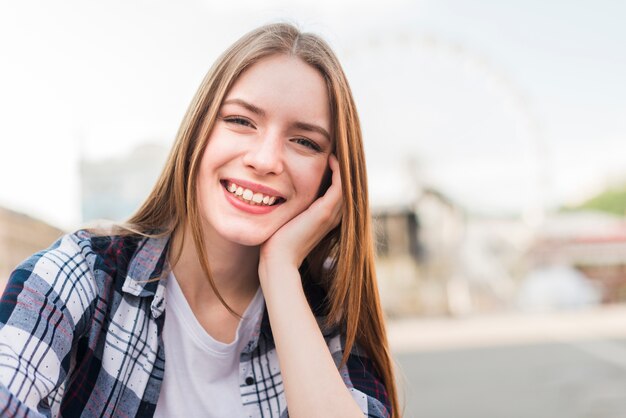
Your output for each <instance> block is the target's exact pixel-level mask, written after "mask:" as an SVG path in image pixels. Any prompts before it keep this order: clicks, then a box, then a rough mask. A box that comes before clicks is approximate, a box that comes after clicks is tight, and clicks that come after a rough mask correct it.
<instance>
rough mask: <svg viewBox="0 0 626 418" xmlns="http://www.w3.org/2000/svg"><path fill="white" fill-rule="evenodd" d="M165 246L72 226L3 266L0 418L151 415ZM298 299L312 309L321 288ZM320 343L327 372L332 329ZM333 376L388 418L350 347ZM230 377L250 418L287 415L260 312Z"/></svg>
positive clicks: (362, 359)
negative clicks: (9, 269)
mask: <svg viewBox="0 0 626 418" xmlns="http://www.w3.org/2000/svg"><path fill="white" fill-rule="evenodd" d="M168 241H169V239H168V238H138V237H134V236H126V237H122V236H95V235H92V234H90V233H89V232H87V231H78V232H76V233H74V234H68V235H65V236H64V237H62V238H60V239H59V240H58V241H57V242H56V243H54V244H53V245H52V246H51V247H50V248H48V249H47V250H45V251H42V252H40V253H37V254H35V255H33V256H32V257H31V258H29V259H27V260H26V261H25V262H23V263H22V264H21V265H19V266H18V267H17V268H16V269H15V271H14V272H13V273H12V274H11V277H10V279H9V282H8V285H7V287H6V289H5V291H4V294H3V296H2V299H1V300H0V417H40V416H46V417H49V416H52V417H57V416H64V417H79V416H80V417H95V416H98V417H102V416H107V417H150V416H152V415H153V414H154V410H155V408H156V403H157V400H158V397H159V392H160V389H161V382H162V381H163V371H164V364H165V358H164V351H163V340H162V337H161V332H162V330H163V322H164V313H165V307H166V301H165V285H166V282H165V280H166V279H165V275H164V274H163V273H164V265H165V259H166V253H167V248H168ZM161 276H163V278H161V280H152V281H147V280H149V279H155V278H160V277H161ZM307 295H308V297H309V298H310V302H311V305H312V308H313V310H314V312H316V313H317V312H318V309H317V308H318V307H319V306H317V307H316V305H318V304H319V303H321V300H322V298H323V293H321V289H319V288H310V289H307ZM319 319H321V318H318V320H319ZM324 337H325V339H326V342H327V343H328V346H329V349H330V350H331V353H332V355H333V358H334V359H335V362H336V363H337V365H339V362H340V360H341V357H342V354H343V346H344V339H343V338H342V336H341V335H339V333H338V332H337V331H335V332H330V333H325V334H324ZM340 374H341V376H342V378H343V379H344V381H345V383H346V385H347V387H348V388H349V389H350V391H351V393H352V396H353V398H354V399H355V400H356V401H357V403H358V404H359V406H360V407H361V409H362V411H363V414H364V416H368V417H387V416H389V411H390V405H389V400H388V398H387V393H386V391H385V388H384V386H383V385H382V384H381V382H380V378H379V377H378V376H377V374H376V373H375V372H374V367H373V364H372V362H371V360H369V359H368V358H367V356H366V355H365V354H364V353H362V352H360V351H359V349H358V347H355V348H354V349H353V351H352V352H351V354H350V357H349V360H348V362H347V364H346V365H345V366H343V367H342V368H341V369H340ZM239 375H240V390H241V402H242V404H243V405H244V409H245V411H246V413H247V414H248V415H249V416H250V417H286V416H288V413H287V404H286V400H285V394H284V389H283V384H282V378H281V375H280V369H279V367H278V356H277V354H276V350H275V346H274V341H273V338H272V333H271V328H270V324H269V318H268V316H267V310H265V311H264V313H263V316H262V317H260V318H259V319H258V321H257V326H256V329H255V332H254V335H253V338H252V340H251V341H250V342H249V343H248V344H247V345H246V347H245V349H244V350H243V352H242V353H241V356H240V374H239ZM311 396H315V395H314V394H312V395H311Z"/></svg>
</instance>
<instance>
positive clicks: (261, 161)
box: [243, 134, 283, 175]
mask: <svg viewBox="0 0 626 418" xmlns="http://www.w3.org/2000/svg"><path fill="white" fill-rule="evenodd" d="M243 162H244V164H245V165H246V166H248V167H250V168H253V169H254V170H256V171H257V172H258V173H259V174H262V175H265V174H280V173H281V172H282V171H283V149H282V140H281V138H280V137H279V136H278V135H275V134H267V135H264V136H262V137H260V138H259V140H258V141H256V143H255V144H254V145H253V146H251V148H250V149H249V150H248V151H247V152H246V153H245V155H244V157H243Z"/></svg>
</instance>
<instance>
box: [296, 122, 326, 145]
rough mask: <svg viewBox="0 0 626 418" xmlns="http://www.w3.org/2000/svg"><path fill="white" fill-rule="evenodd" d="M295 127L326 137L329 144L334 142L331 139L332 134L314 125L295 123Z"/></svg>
mask: <svg viewBox="0 0 626 418" xmlns="http://www.w3.org/2000/svg"><path fill="white" fill-rule="evenodd" d="M293 126H294V127H295V128H298V129H301V130H303V131H308V132H317V133H318V134H321V135H323V136H325V137H326V139H327V140H328V142H332V141H331V139H330V134H329V133H328V131H327V130H326V129H324V128H322V127H321V126H318V125H313V124H310V123H305V122H295V123H294V124H293Z"/></svg>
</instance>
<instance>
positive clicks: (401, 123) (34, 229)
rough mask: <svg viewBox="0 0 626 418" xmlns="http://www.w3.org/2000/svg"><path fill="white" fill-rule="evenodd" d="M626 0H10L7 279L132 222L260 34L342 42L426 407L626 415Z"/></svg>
mask: <svg viewBox="0 0 626 418" xmlns="http://www.w3.org/2000/svg"><path fill="white" fill-rule="evenodd" d="M624 19H626V2H622V1H618V0H614V1H612V0H598V1H594V2H591V1H567V2H566V1H557V0H555V1H549V2H546V1H539V0H526V1H499V2H495V1H488V0H474V1H461V0H456V1H453V0H438V1H435V0H416V1H402V0H389V1H387V2H365V1H363V0H360V1H357V0H344V1H330V0H316V1H304V0H298V1H280V0H268V1H263V2H258V1H252V0H238V1H236V2H232V1H231V2H216V1H209V0H203V1H202V0H185V1H179V2H176V3H175V2H168V1H164V0H156V1H155V0H152V1H146V0H133V1H128V0H127V1H121V0H112V1H108V2H96V1H84V0H81V1H77V0H76V1H73V0H64V1H57V2H46V1H43V0H25V1H21V2H0V57H1V60H2V64H1V65H0V288H2V287H3V286H4V284H5V282H6V279H7V278H8V275H9V273H10V271H11V270H12V268H13V267H14V266H15V265H16V264H17V263H18V262H19V261H21V260H23V259H24V258H25V257H27V256H28V255H29V254H31V253H33V252H35V251H38V250H40V249H43V248H45V247H47V246H48V245H49V244H50V243H51V242H52V241H53V240H55V239H56V238H57V237H59V236H60V235H61V234H62V233H64V232H67V231H71V230H73V229H76V228H78V227H80V226H81V225H84V224H85V223H88V222H90V221H92V220H94V219H111V220H122V219H124V218H126V217H127V216H129V215H130V214H131V213H132V212H133V210H134V209H135V208H137V206H138V204H139V203H140V202H141V201H142V199H143V198H144V197H146V196H147V194H148V192H149V190H150V188H151V185H152V184H153V182H154V181H155V179H156V176H157V175H158V173H159V171H160V169H161V168H162V165H163V163H164V159H165V156H166V154H167V152H168V150H169V147H170V146H171V144H172V141H173V139H174V136H175V134H176V131H177V129H178V125H179V123H180V121H181V119H182V116H183V114H184V112H185V110H186V107H187V105H188V103H189V102H190V100H191V98H192V96H193V94H194V92H195V89H196V88H197V86H198V85H199V83H200V81H201V79H202V77H203V76H204V74H205V72H206V71H207V69H208V68H209V66H210V65H211V63H212V62H213V61H214V60H215V58H216V57H217V56H218V55H219V53H221V51H222V50H223V49H224V48H226V47H227V46H228V45H230V44H231V43H232V42H233V41H234V40H236V39H237V38H238V37H239V36H241V35H242V34H243V33H245V32H247V31H248V30H250V29H252V28H254V27H256V26H258V25H260V24H264V23H268V22H274V21H277V20H280V21H289V22H292V23H296V24H297V25H299V26H300V27H301V28H302V29H304V30H306V31H313V32H316V33H319V34H321V35H323V36H324V37H325V38H326V39H327V40H328V41H329V42H330V44H331V45H332V46H333V47H334V49H335V51H336V52H337V54H338V55H339V58H340V60H341V61H342V63H343V64H344V67H345V71H346V73H347V75H348V78H349V80H350V81H351V85H352V88H353V92H354V95H355V98H356V101H357V105H358V107H359V111H360V116H361V120H362V123H363V130H364V138H365V146H366V152H367V158H368V174H369V177H370V194H371V204H372V208H373V213H374V222H375V226H376V233H377V251H378V260H377V262H378V264H377V268H378V275H379V282H380V283H379V285H380V290H381V296H382V298H383V303H384V307H385V311H386V314H387V317H388V320H389V323H388V327H389V336H390V340H391V344H392V349H393V352H394V355H395V357H396V361H397V365H398V381H399V384H400V385H401V388H402V392H403V402H404V405H405V411H404V416H407V417H431V418H432V417H442V418H443V417H445V418H448V417H449V418H453V417H459V416H463V417H466V418H467V417H481V418H489V417H493V418H495V417H500V418H501V417H507V418H511V417H520V418H521V417H537V418H543V417H546V418H548V417H550V418H554V417H559V418H561V417H581V418H582V417H595V418H608V417H626V390H624V389H626V304H625V302H626V82H625V81H624V74H626V26H625V25H624Z"/></svg>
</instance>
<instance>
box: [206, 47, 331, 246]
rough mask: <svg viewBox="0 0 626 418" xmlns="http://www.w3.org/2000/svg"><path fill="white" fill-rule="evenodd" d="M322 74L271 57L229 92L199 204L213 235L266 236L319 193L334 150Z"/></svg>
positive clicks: (254, 240) (254, 239)
mask: <svg viewBox="0 0 626 418" xmlns="http://www.w3.org/2000/svg"><path fill="white" fill-rule="evenodd" d="M331 138H332V132H331V117H330V108H329V99H328V93H327V90H326V83H325V81H324V79H323V78H322V75H321V74H320V73H319V72H318V71H317V70H316V69H314V68H313V67H311V66H310V65H308V64H306V63H305V62H304V61H302V60H300V59H299V58H295V57H289V56H286V55H274V56H270V57H267V58H265V59H263V60H261V61H259V62H258V63H256V64H254V65H253V66H251V67H250V68H249V69H247V70H246V71H245V72H244V73H243V74H242V75H241V76H240V77H239V78H238V79H237V81H236V82H235V83H234V85H233V87H232V88H231V90H230V91H229V92H228V94H227V95H226V97H225V99H224V101H223V103H222V106H221V108H220V111H219V115H218V119H217V120H216V121H215V125H214V128H213V130H212V131H211V134H210V136H209V139H208V144H207V146H206V148H205V151H204V154H203V156H202V162H201V165H200V172H199V178H198V204H199V207H200V212H201V215H202V216H203V221H204V223H205V226H206V227H207V228H208V231H207V232H208V233H209V236H210V234H211V232H215V233H216V234H217V235H219V236H221V237H222V238H224V239H226V240H228V241H230V242H234V243H238V244H241V245H247V246H256V245H260V244H262V243H263V242H264V241H266V240H267V239H268V238H269V237H270V236H272V234H273V233H274V232H275V231H276V230H278V229H279V228H280V227H281V226H282V225H284V224H285V223H287V222H288V221H289V220H290V219H292V218H293V217H295V216H296V215H298V214H300V213H301V212H302V211H304V210H305V209H306V208H307V207H308V206H309V205H310V204H311V203H312V202H313V201H314V200H315V198H316V196H317V194H318V191H319V189H320V184H321V182H322V178H323V176H324V173H325V171H326V170H327V167H328V157H329V155H330V153H331V151H332V146H333V143H332V139H331Z"/></svg>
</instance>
